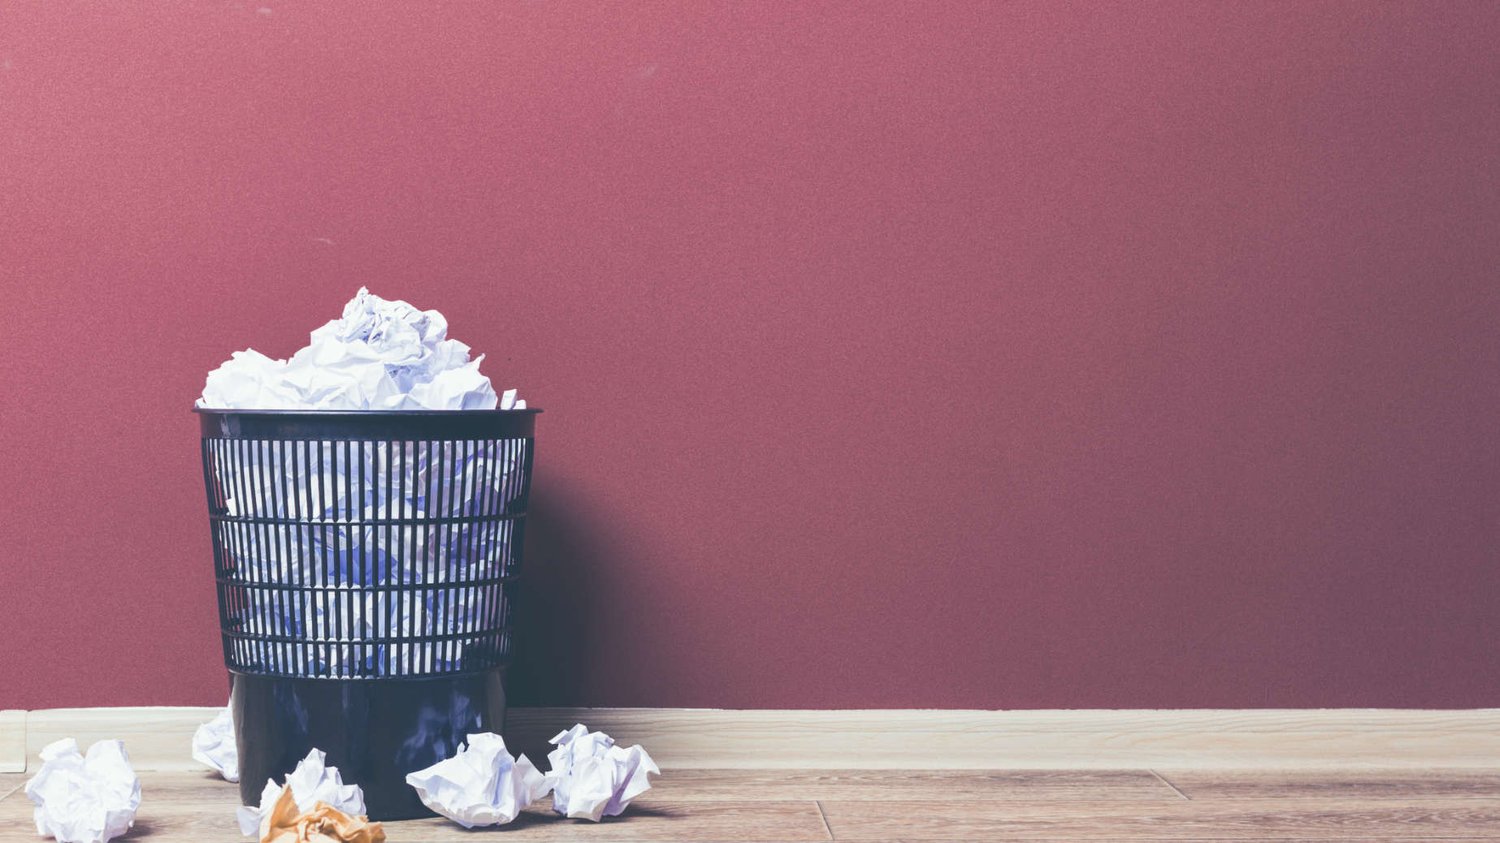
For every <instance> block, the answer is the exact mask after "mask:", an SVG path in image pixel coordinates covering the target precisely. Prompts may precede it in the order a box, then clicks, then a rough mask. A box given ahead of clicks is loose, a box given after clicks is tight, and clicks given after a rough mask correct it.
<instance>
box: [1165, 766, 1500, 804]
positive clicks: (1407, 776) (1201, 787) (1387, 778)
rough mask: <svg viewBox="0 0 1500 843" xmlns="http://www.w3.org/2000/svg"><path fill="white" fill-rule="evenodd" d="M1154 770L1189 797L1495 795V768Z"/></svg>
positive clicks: (1499, 785)
mask: <svg viewBox="0 0 1500 843" xmlns="http://www.w3.org/2000/svg"><path fill="white" fill-rule="evenodd" d="M1497 760H1500V759H1497ZM1156 772H1157V773H1158V774H1159V775H1161V777H1162V778H1164V779H1166V780H1167V781H1169V782H1171V783H1172V785H1173V786H1174V787H1176V788H1177V789H1178V790H1180V791H1182V793H1183V795H1185V796H1186V797H1187V798H1189V799H1303V798H1306V799H1312V798H1323V799H1334V800H1374V799H1437V798H1442V799H1497V798H1500V769H1495V770H1473V769H1450V770H1443V769H1431V770H1390V771H1379V770H1377V771H1370V770H1321V771H1311V770H1306V771H1305V770H1253V771H1252V770H1246V771H1234V770H1180V771H1173V770H1157V771H1156Z"/></svg>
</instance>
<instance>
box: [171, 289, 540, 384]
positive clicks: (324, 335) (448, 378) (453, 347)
mask: <svg viewBox="0 0 1500 843" xmlns="http://www.w3.org/2000/svg"><path fill="white" fill-rule="evenodd" d="M447 335H448V320H446V319H444V318H443V314H441V313H439V312H437V311H436V310H425V311H424V310H418V309H416V308H415V307H412V306H411V305H410V304H407V303H406V302H404V301H386V300H385V299H382V298H381V297H379V296H376V295H372V294H371V293H370V291H369V290H367V289H365V288H363V287H361V288H360V290H359V293H358V294H356V295H355V297H354V298H353V299H352V300H350V302H349V303H348V304H346V305H345V306H344V313H343V316H342V317H340V318H338V319H335V320H333V321H331V322H329V323H328V324H326V325H324V326H323V327H321V328H318V329H317V330H315V331H313V332H312V334H311V335H310V336H309V343H308V345H307V346H306V347H305V348H303V349H302V350H300V351H298V352H297V353H296V354H293V355H292V357H291V359H289V360H278V359H274V358H271V357H267V356H266V355H264V354H261V353H260V352H258V351H255V350H253V349H252V350H246V351H236V352H235V353H234V354H233V355H232V356H231V357H230V359H229V360H227V361H225V363H224V364H223V365H221V366H219V368H217V369H215V370H214V371H212V372H210V373H209V374H208V380H207V382H206V383H205V384H204V387H203V395H202V397H200V398H199V399H198V405H199V406H200V407H210V408H216V409H236V410H493V409H494V408H495V406H496V405H497V404H499V403H501V402H500V399H499V397H498V396H497V395H496V394H495V389H494V387H493V386H492V385H491V384H490V379H489V378H487V377H485V376H484V375H481V374H480V373H479V364H480V362H481V361H482V360H484V355H482V354H481V355H480V356H479V357H476V358H474V359H473V360H470V359H469V347H468V346H467V345H464V344H463V343H461V342H459V341H458V340H451V339H448V338H447ZM506 397H507V399H509V406H502V409H525V402H524V401H516V400H515V399H514V392H510V393H508V394H507V396H506Z"/></svg>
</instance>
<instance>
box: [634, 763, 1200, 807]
mask: <svg viewBox="0 0 1500 843" xmlns="http://www.w3.org/2000/svg"><path fill="white" fill-rule="evenodd" d="M655 782H656V788H655V789H653V790H651V791H649V792H647V793H646V795H645V796H643V797H642V799H644V800H648V801H649V800H650V799H652V798H653V797H656V798H663V799H671V800H674V801H678V802H684V801H692V802H696V801H703V800H710V801H712V800H726V799H727V800H749V801H760V800H771V801H782V800H798V799H831V800H844V801H858V800H891V799H896V800H910V801H925V800H931V801H971V800H995V801H1014V800H1022V801H1051V800H1057V801H1068V802H1076V801H1091V800H1092V801H1099V800H1104V801H1131V800H1148V801H1149V800H1170V801H1175V800H1180V799H1182V796H1181V795H1179V794H1178V793H1177V792H1176V791H1175V790H1173V789H1172V787H1171V786H1170V785H1168V784H1167V783H1166V782H1164V781H1162V780H1161V779H1160V778H1158V777H1156V776H1155V775H1153V774H1152V773H1151V772H1150V771H1149V770H1034V771H1026V770H963V771H960V770H907V771H902V770H668V771H667V772H665V773H664V774H662V775H661V776H660V777H657V778H656V779H655Z"/></svg>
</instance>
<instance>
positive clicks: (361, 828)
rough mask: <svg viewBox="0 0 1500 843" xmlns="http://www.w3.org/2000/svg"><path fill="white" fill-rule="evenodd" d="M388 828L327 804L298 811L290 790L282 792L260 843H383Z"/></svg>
mask: <svg viewBox="0 0 1500 843" xmlns="http://www.w3.org/2000/svg"><path fill="white" fill-rule="evenodd" d="M384 841H385V828H383V827H382V826H381V825H380V823H372V822H370V821H369V820H367V819H365V818H364V817H363V816H350V815H349V814H346V813H344V812H343V811H340V810H339V809H337V808H335V807H333V806H332V805H329V804H328V803H326V802H319V803H317V804H316V805H314V806H313V807H312V810H309V811H302V810H299V809H298V808H297V800H296V798H295V797H293V796H292V791H291V790H283V791H281V795H280V796H278V797H277V798H276V804H275V805H273V806H271V810H270V812H269V813H267V814H266V816H265V818H264V819H262V820H261V824H260V843H384Z"/></svg>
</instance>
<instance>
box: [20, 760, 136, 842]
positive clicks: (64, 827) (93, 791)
mask: <svg viewBox="0 0 1500 843" xmlns="http://www.w3.org/2000/svg"><path fill="white" fill-rule="evenodd" d="M41 758H42V768H41V769H40V770H38V771H37V773H36V775H35V776H32V777H31V779H30V780H29V781H28V782H26V797H27V798H28V799H30V800H31V801H32V803H33V804H34V805H35V806H36V808H35V810H34V811H33V814H32V816H33V818H34V819H35V820H36V831H37V834H40V835H42V836H43V837H52V838H55V839H56V840H57V841H58V843H106V841H108V840H111V839H113V838H115V837H119V836H120V835H122V834H124V833H125V832H127V831H129V830H130V827H131V826H132V825H134V823H135V812H136V809H138V808H139V807H140V805H141V780H140V779H139V778H138V777H137V776H136V774H135V770H134V769H133V768H132V767H131V766H130V757H129V756H128V755H127V754H126V753H125V745H124V744H123V743H122V742H120V741H98V742H96V743H94V745H92V746H90V747H89V751H88V754H87V755H84V754H81V753H80V752H79V751H78V742H77V741H75V740H73V739H72V738H64V739H62V740H59V741H54V742H53V743H50V744H47V745H46V746H45V747H42V751H41Z"/></svg>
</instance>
